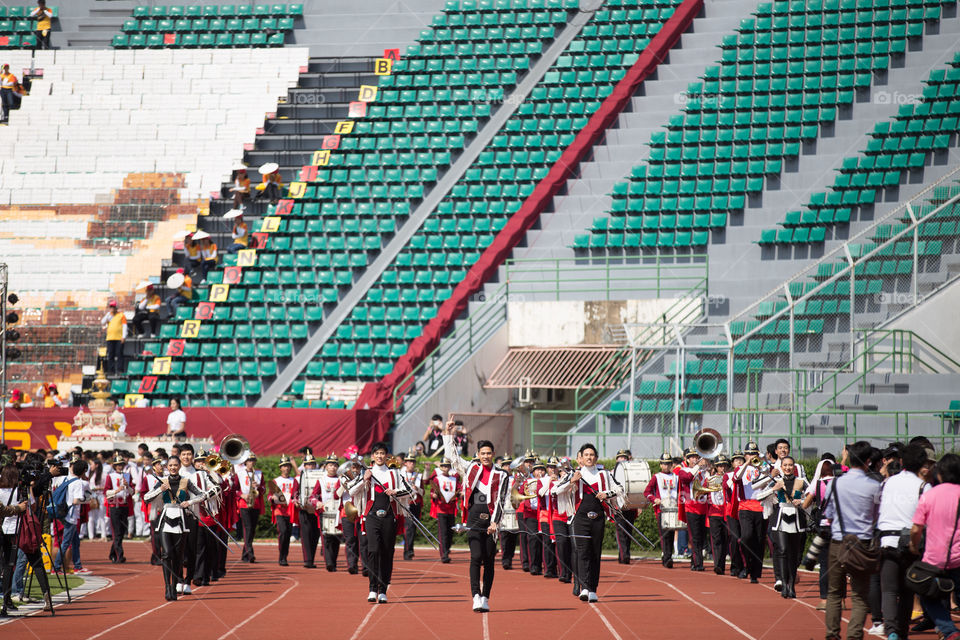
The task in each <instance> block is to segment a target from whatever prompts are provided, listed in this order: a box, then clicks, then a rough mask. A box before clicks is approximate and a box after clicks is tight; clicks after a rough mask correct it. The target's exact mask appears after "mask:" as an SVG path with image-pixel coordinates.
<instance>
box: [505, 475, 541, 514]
mask: <svg viewBox="0 0 960 640" xmlns="http://www.w3.org/2000/svg"><path fill="white" fill-rule="evenodd" d="M537 484H539V482H538V481H537V479H536V478H527V479H526V480H524V481H522V482H521V483H520V486H521V487H523V491H524V492H523V493H520V490H519V489H517V485H516V483H514V485H513V490H511V491H510V502H511V503H512V504H513V508H514V509H516V508H517V507H519V506H520V503H521V502H523V501H524V500H533V499H534V498H538V497H540V496H539V494H537Z"/></svg>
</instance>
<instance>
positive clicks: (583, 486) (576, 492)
mask: <svg viewBox="0 0 960 640" xmlns="http://www.w3.org/2000/svg"><path fill="white" fill-rule="evenodd" d="M578 471H579V472H580V479H579V480H578V481H577V482H575V483H574V482H570V481H569V480H567V481H564V482H562V483H559V484H558V486H557V488H556V493H557V494H558V495H559V494H563V493H570V494H572V496H573V513H572V514H571V515H570V520H571V521H572V520H573V516H574V515H576V513H577V509H579V508H580V502H582V501H583V496H585V495H589V494H591V493H593V494H597V493H606V494H607V495H620V494H622V493H623V487H621V486H620V483H618V482H616V481H614V479H613V477H612V476H611V475H610V473H609V472H608V471H607V470H606V469H602V468H600V466H599V465H597V466H594V467H580V469H579V470H578ZM571 478H572V476H571ZM603 510H604V512H606V514H607V517H608V518H610V519H612V516H611V515H610V511H609V506H608V505H607V503H606V502H604V503H603Z"/></svg>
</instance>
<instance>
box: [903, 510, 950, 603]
mask: <svg viewBox="0 0 960 640" xmlns="http://www.w3.org/2000/svg"><path fill="white" fill-rule="evenodd" d="M958 521H960V500H958V501H957V517H956V518H955V519H954V521H953V532H952V533H951V534H950V541H949V543H948V544H947V559H946V560H945V561H944V563H943V568H941V567H938V566H937V565H934V564H930V563H928V562H924V561H923V560H916V561H914V562H913V564H911V565H910V566H909V567H907V576H906V584H907V588H909V589H910V590H911V591H913V592H914V593H916V594H917V595H918V596H921V597H925V598H947V597H949V596H950V594H951V593H952V592H953V586H954V585H953V580H951V579H950V578H948V577H947V565H949V564H950V552H951V551H953V537H954V536H955V535H956V534H957V522H958Z"/></svg>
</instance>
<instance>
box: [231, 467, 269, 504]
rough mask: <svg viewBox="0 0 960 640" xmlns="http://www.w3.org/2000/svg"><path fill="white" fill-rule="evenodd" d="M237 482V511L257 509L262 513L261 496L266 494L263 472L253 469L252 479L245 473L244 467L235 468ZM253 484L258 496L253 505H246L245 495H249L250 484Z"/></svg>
mask: <svg viewBox="0 0 960 640" xmlns="http://www.w3.org/2000/svg"><path fill="white" fill-rule="evenodd" d="M236 473H237V482H236V485H235V488H236V489H237V491H238V495H237V508H238V509H258V510H260V511H263V494H264V493H266V487H265V486H264V482H263V472H262V471H260V470H259V469H254V471H253V477H252V478H251V477H250V476H251V474H249V473H247V469H246V468H245V467H237V468H236ZM251 481H252V482H253V483H254V484H255V485H256V486H257V487H258V491H259V494H258V495H257V500H256V502H255V503H254V504H247V500H246V495H247V494H248V493H250V482H251Z"/></svg>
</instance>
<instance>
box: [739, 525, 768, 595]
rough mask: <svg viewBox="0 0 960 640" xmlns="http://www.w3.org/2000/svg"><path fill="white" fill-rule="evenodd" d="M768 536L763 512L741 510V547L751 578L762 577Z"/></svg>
mask: <svg viewBox="0 0 960 640" xmlns="http://www.w3.org/2000/svg"><path fill="white" fill-rule="evenodd" d="M766 540H767V536H766V532H765V531H764V528H763V513H762V512H760V511H745V510H741V511H740V548H741V550H742V551H743V560H744V562H745V563H746V565H747V572H748V573H749V574H750V577H751V578H757V579H759V578H760V575H761V573H762V572H763V548H764V545H765V544H766Z"/></svg>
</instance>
